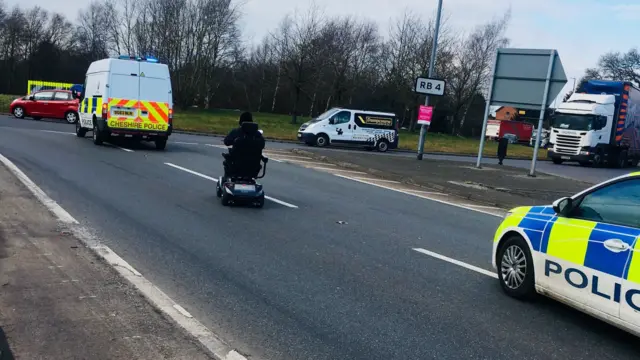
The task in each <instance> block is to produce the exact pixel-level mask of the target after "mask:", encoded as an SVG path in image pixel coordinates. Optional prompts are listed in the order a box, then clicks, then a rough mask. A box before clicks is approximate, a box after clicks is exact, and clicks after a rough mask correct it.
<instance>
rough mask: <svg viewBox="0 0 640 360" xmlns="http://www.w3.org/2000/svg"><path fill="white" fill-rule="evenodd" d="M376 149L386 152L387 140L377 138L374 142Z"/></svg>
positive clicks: (387, 147)
mask: <svg viewBox="0 0 640 360" xmlns="http://www.w3.org/2000/svg"><path fill="white" fill-rule="evenodd" d="M376 149H377V150H378V151H380V152H387V150H389V142H388V141H387V140H384V139H382V140H379V141H378V143H377V144H376Z"/></svg>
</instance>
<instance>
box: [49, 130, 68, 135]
mask: <svg viewBox="0 0 640 360" xmlns="http://www.w3.org/2000/svg"><path fill="white" fill-rule="evenodd" d="M40 131H42V132H46V133H52V134H63V135H75V134H76V133H72V132H66V131H54V130H40Z"/></svg>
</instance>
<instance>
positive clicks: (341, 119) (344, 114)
mask: <svg viewBox="0 0 640 360" xmlns="http://www.w3.org/2000/svg"><path fill="white" fill-rule="evenodd" d="M331 119H332V120H333V124H334V125H339V124H346V123H348V122H349V121H351V112H349V111H340V112H339V113H337V114H335V115H333V117H332V118H331Z"/></svg>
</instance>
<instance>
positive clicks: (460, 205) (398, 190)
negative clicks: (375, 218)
mask: <svg viewBox="0 0 640 360" xmlns="http://www.w3.org/2000/svg"><path fill="white" fill-rule="evenodd" d="M333 175H334V176H337V177H340V178H343V179H347V180H351V181H356V182H359V183H363V184H367V185H371V186H376V187H379V188H382V189H386V190H391V191H395V192H399V193H402V194H406V195H411V196H416V197H419V198H422V199H425V200H430V201H434V202H437V203H440V204H446V205H451V206H455V207H457V208H461V209H465V210H471V211H475V212H479V213H482V214H485V215H491V216H495V217H499V218H501V217H503V215H499V214H496V213H492V212H489V211H484V210H480V209H476V208H472V207H470V206H468V205H462V204H458V203H455V202H450V201H444V200H440V199H435V198H432V197H429V196H425V195H421V194H416V193H412V192H410V191H407V190H402V189H394V188H392V187H388V186H384V185H380V184H376V183H373V182H370V181H366V180H359V179H356V178H353V177H351V176H346V175H340V174H333ZM438 195H440V194H438Z"/></svg>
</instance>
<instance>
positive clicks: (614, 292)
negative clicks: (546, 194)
mask: <svg viewBox="0 0 640 360" xmlns="http://www.w3.org/2000/svg"><path fill="white" fill-rule="evenodd" d="M639 240H640V172H636V173H632V174H628V175H624V176H621V177H617V178H615V179H612V180H609V181H606V182H604V183H601V184H599V185H596V186H593V187H591V188H589V189H587V190H585V191H583V192H581V193H579V194H577V195H574V196H572V197H566V198H562V199H559V200H557V201H555V202H554V203H553V205H552V206H532V207H518V208H515V209H512V210H511V211H509V212H508V213H507V215H506V216H505V218H504V221H503V222H502V224H500V226H499V227H498V230H497V231H496V234H495V237H494V242H493V254H492V264H493V267H494V268H495V269H496V270H497V272H498V279H499V281H500V285H501V286H502V289H503V290H504V291H505V292H506V293H507V294H508V295H510V296H513V297H515V298H520V299H526V298H531V297H533V296H534V295H535V294H536V293H539V294H542V295H545V296H549V297H552V298H554V299H556V300H559V301H561V302H563V303H566V304H568V305H570V306H572V307H574V308H576V309H578V310H581V311H583V312H585V313H588V314H590V315H592V316H595V317H597V318H599V319H602V320H604V321H606V322H608V323H610V324H613V325H615V326H617V327H620V328H622V329H624V330H627V331H629V332H631V333H633V334H635V335H637V336H640V241H639Z"/></svg>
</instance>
